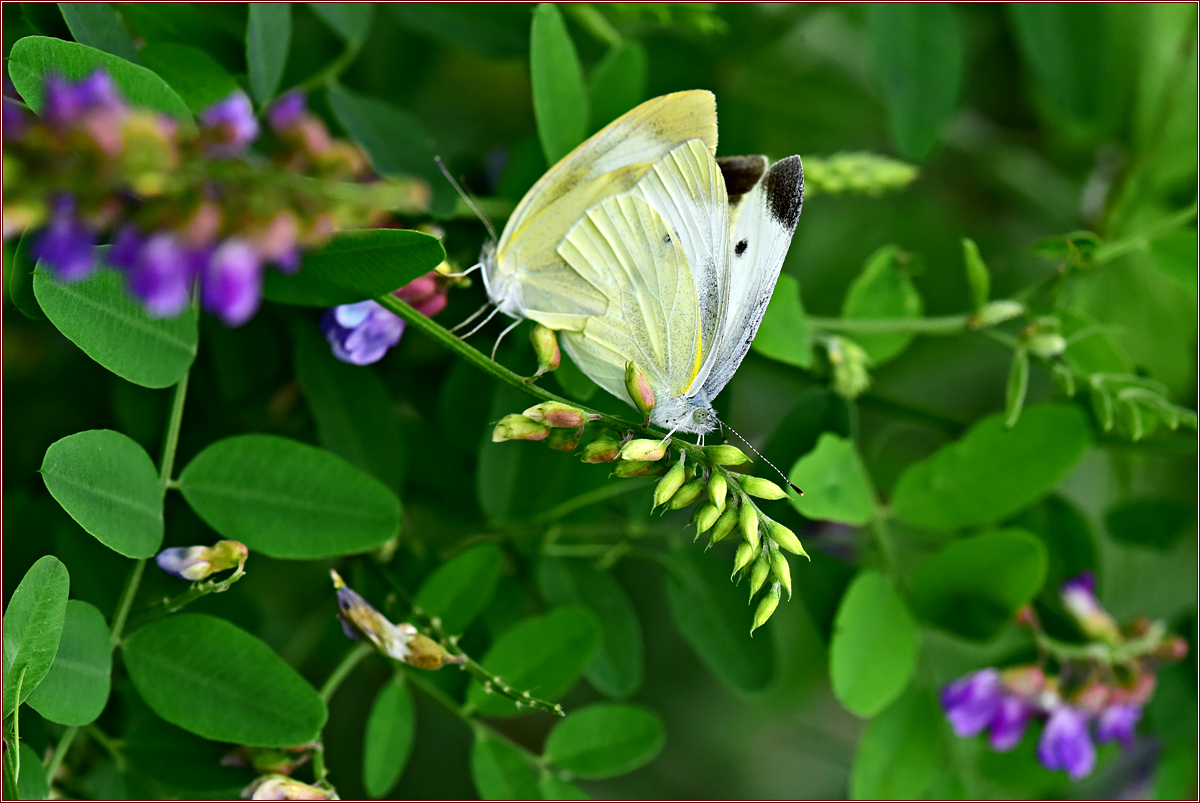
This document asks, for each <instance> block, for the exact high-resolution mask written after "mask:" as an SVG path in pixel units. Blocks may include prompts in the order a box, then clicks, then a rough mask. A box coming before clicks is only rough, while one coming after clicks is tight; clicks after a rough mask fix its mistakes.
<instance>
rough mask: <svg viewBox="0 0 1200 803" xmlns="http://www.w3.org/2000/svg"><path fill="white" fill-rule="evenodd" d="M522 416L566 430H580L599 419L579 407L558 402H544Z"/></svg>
mask: <svg viewBox="0 0 1200 803" xmlns="http://www.w3.org/2000/svg"><path fill="white" fill-rule="evenodd" d="M521 415H523V416H525V417H526V418H528V419H529V420H530V421H537V422H538V423H540V424H545V425H546V426H548V427H562V428H564V429H578V428H579V427H582V426H583V425H584V424H585V423H587V422H588V421H594V420H595V419H597V418H599V416H597V415H592V414H589V413H585V412H584V411H583V410H580V409H579V408H578V407H572V406H571V405H569V404H563V403H562V402H557V401H548V402H542V403H541V404H537V405H534V406H533V407H530V408H529V409H528V410H526V411H525V412H523V413H521Z"/></svg>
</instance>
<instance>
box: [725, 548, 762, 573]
mask: <svg viewBox="0 0 1200 803" xmlns="http://www.w3.org/2000/svg"><path fill="white" fill-rule="evenodd" d="M756 551H757V550H755V548H754V547H752V546H751V545H750V544H747V543H746V542H744V541H743V542H742V543H740V544H738V548H737V552H735V553H733V574H731V575H730V578H732V577H733V576H734V575H736V574H737V573H738V572H740V571H741V570H742V569H744V568H746V567H747V566H749V565H750V561H752V560H754V555H755V552H756Z"/></svg>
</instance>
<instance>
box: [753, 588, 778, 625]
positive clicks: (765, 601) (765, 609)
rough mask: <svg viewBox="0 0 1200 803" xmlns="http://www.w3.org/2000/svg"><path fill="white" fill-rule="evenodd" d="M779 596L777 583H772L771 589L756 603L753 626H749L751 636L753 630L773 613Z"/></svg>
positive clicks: (765, 621)
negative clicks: (756, 608)
mask: <svg viewBox="0 0 1200 803" xmlns="http://www.w3.org/2000/svg"><path fill="white" fill-rule="evenodd" d="M781 596H782V592H781V590H780V588H779V583H772V584H771V590H770V591H768V592H767V594H766V596H764V597H763V598H762V602H760V603H758V610H757V611H755V612H754V626H753V627H751V628H750V635H752V636H753V635H754V631H755V630H758V629H759V628H760V627H762V626H763V625H765V624H766V623H767V620H768V619H770V618H771V614H773V613H775V609H776V608H777V607H779V598H780V597H781Z"/></svg>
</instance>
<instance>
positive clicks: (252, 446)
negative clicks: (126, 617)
mask: <svg viewBox="0 0 1200 803" xmlns="http://www.w3.org/2000/svg"><path fill="white" fill-rule="evenodd" d="M179 486H180V490H181V491H182V492H183V496H184V498H185V499H186V500H187V502H188V504H189V505H191V506H192V509H193V510H195V511H196V513H198V514H199V515H200V518H202V519H204V521H205V522H207V523H208V525H209V526H210V527H212V528H213V529H214V530H216V531H217V532H218V533H220V534H221V536H222V537H224V538H232V539H234V540H237V541H241V542H242V543H244V544H245V545H246V546H248V547H249V548H250V551H252V552H255V551H258V552H263V553H265V554H267V555H270V556H271V557H273V558H291V559H296V560H312V559H316V558H327V557H333V556H335V555H351V554H354V553H357V552H366V551H367V550H369V549H374V548H375V547H377V546H379V545H380V544H382V543H383V542H384V541H387V540H388V539H389V538H392V537H394V536H395V535H397V534H399V532H400V500H399V499H397V498H396V495H395V494H394V493H392V492H391V491H389V490H388V489H387V488H385V487H384V486H383V485H382V484H381V483H380V482H379V481H378V480H376V479H375V478H373V477H371V476H369V475H367V474H364V473H362V472H361V471H359V470H358V469H356V468H354V467H353V466H351V465H349V464H348V463H346V462H345V461H344V460H342V459H341V458H339V457H335V456H334V455H332V454H330V453H329V452H326V451H323V450H321V449H316V448H314V447H312V446H307V445H305V444H303V443H299V442H297V441H293V440H289V439H287V438H280V437H277V436H275V435H241V436H237V437H233V438H225V439H224V440H220V441H217V442H216V443H214V444H212V445H210V446H209V447H208V448H207V449H205V450H204V451H202V452H201V453H200V454H198V455H196V457H195V458H194V459H193V460H192V462H190V463H189V464H188V465H187V468H185V469H184V470H183V473H182V474H180V475H179Z"/></svg>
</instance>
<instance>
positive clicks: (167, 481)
mask: <svg viewBox="0 0 1200 803" xmlns="http://www.w3.org/2000/svg"><path fill="white" fill-rule="evenodd" d="M188 376H190V372H189V373H187V374H184V375H183V378H182V379H180V380H179V382H178V384H176V385H175V400H174V402H173V403H172V405H171V418H170V420H168V421H167V437H166V439H165V440H164V441H163V452H162V460H161V461H159V464H160V468H159V475H158V482H159V486H160V487H161V488H162V490H163V493H164V494H166V492H167V488H168V487H169V486H170V485H171V472H173V471H174V470H175V450H176V448H178V446H179V429H180V426H181V425H182V424H183V402H184V400H185V399H186V398H187V386H188Z"/></svg>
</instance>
